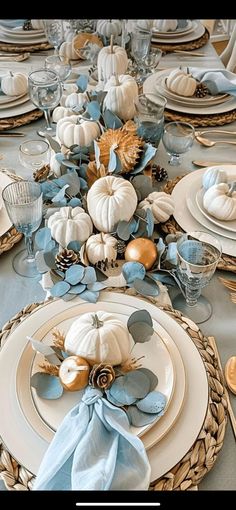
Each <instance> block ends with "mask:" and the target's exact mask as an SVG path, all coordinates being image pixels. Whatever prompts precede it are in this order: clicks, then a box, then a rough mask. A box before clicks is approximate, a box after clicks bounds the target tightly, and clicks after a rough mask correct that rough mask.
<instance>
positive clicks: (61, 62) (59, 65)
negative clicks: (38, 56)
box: [45, 55, 71, 89]
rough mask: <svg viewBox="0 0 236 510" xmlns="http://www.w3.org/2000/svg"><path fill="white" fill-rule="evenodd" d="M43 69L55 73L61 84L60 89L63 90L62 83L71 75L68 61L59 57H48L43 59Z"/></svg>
mask: <svg viewBox="0 0 236 510" xmlns="http://www.w3.org/2000/svg"><path fill="white" fill-rule="evenodd" d="M45 67H46V69H50V70H51V71H54V72H55V73H57V75H58V77H59V80H60V82H61V84H62V88H63V89H64V81H66V80H67V78H69V76H70V73H71V64H70V61H69V59H68V58H66V57H64V56H61V55H49V57H47V58H46V59H45Z"/></svg>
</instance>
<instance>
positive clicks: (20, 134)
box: [0, 131, 25, 136]
mask: <svg viewBox="0 0 236 510" xmlns="http://www.w3.org/2000/svg"><path fill="white" fill-rule="evenodd" d="M0 136H25V133H21V132H19V133H16V132H14V131H1V132H0Z"/></svg>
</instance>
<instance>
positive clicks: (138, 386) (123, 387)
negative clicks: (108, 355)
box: [110, 370, 150, 405]
mask: <svg viewBox="0 0 236 510" xmlns="http://www.w3.org/2000/svg"><path fill="white" fill-rule="evenodd" d="M149 388H150V383H149V379H148V377H147V376H146V375H145V374H144V373H142V372H140V371H139V370H134V371H132V372H128V373H127V374H125V375H123V376H121V377H117V378H116V379H115V381H114V382H113V384H112V386H111V387H110V393H111V395H112V396H113V397H114V398H116V399H117V400H118V401H119V402H123V404H125V405H131V404H133V403H134V402H135V401H136V400H137V399H140V398H144V397H145V396H146V395H147V393H148V392H149Z"/></svg>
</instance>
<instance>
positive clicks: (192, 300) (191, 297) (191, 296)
mask: <svg viewBox="0 0 236 510" xmlns="http://www.w3.org/2000/svg"><path fill="white" fill-rule="evenodd" d="M185 294H186V295H185V297H186V303H187V305H188V306H195V305H196V304H197V300H198V298H199V296H200V294H201V289H191V287H189V286H188V285H186V288H185Z"/></svg>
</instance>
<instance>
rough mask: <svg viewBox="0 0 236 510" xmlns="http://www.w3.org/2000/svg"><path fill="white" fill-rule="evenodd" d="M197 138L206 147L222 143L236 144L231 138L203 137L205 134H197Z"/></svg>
mask: <svg viewBox="0 0 236 510" xmlns="http://www.w3.org/2000/svg"><path fill="white" fill-rule="evenodd" d="M195 138H196V140H197V141H198V142H199V143H201V145H204V146H205V147H214V146H215V145H218V144H220V143H227V144H229V145H236V142H232V141H230V140H214V141H213V140H208V138H203V136H195Z"/></svg>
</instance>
